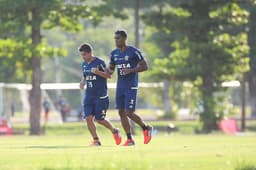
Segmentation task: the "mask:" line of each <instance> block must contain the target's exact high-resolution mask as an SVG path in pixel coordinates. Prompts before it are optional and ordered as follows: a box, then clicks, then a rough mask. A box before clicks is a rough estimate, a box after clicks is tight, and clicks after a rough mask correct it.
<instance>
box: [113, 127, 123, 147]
mask: <svg viewBox="0 0 256 170" xmlns="http://www.w3.org/2000/svg"><path fill="white" fill-rule="evenodd" d="M113 137H114V139H115V141H116V145H119V144H120V143H121V141H122V136H121V132H120V130H119V129H115V132H114V133H113Z"/></svg>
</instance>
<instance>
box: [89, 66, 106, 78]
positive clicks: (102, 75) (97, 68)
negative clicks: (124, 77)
mask: <svg viewBox="0 0 256 170" xmlns="http://www.w3.org/2000/svg"><path fill="white" fill-rule="evenodd" d="M106 70H107V69H104V72H103V71H100V70H99V67H96V68H92V69H91V72H92V73H94V74H97V75H98V76H101V77H103V78H105V79H107V78H111V74H109V73H108V71H106Z"/></svg>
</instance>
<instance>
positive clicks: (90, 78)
mask: <svg viewBox="0 0 256 170" xmlns="http://www.w3.org/2000/svg"><path fill="white" fill-rule="evenodd" d="M85 79H86V80H87V81H88V80H96V79H97V78H96V76H95V75H92V76H86V78H85Z"/></svg>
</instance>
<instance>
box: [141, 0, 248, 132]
mask: <svg viewBox="0 0 256 170" xmlns="http://www.w3.org/2000/svg"><path fill="white" fill-rule="evenodd" d="M170 5H172V6H170ZM234 12H235V13H237V15H236V16H233V15H232V13H234ZM243 15H244V11H243V10H242V9H241V8H239V6H238V5H237V4H236V3H235V1H229V2H227V1H219V0H209V1H204V0H191V1H186V0H181V1H171V0H169V1H165V2H163V4H162V5H161V6H159V7H158V10H154V11H150V12H149V13H148V14H146V15H145V16H144V19H145V22H146V23H147V24H148V25H151V26H153V27H155V28H156V29H157V30H158V31H159V32H160V33H163V34H165V35H166V36H163V37H164V38H163V41H165V40H166V41H167V42H169V51H171V48H173V47H174V48H175V51H174V52H173V53H171V54H169V55H167V56H165V58H163V59H162V60H161V61H160V60H156V61H155V62H156V64H158V65H160V67H159V66H158V67H156V68H159V69H158V73H160V74H162V73H165V75H167V76H170V77H173V78H175V79H177V80H186V79H187V80H190V81H196V82H197V84H196V85H197V86H198V88H199V89H200V91H201V100H202V105H203V110H202V112H201V114H200V118H201V120H202V122H203V127H202V128H203V130H204V131H206V132H208V131H211V130H212V129H216V128H217V121H218V120H219V119H221V113H220V112H219V110H218V108H217V100H216V98H215V96H214V93H215V92H217V91H219V90H221V82H222V81H223V80H227V79H228V78H230V77H232V75H234V73H235V72H237V71H239V69H240V70H241V67H242V66H244V65H243V63H246V61H244V60H242V57H244V56H245V54H246V50H248V48H247V46H246V43H245V42H244V40H245V37H244V36H245V35H244V34H239V33H240V32H239V28H240V25H243V24H245V23H246V18H244V17H241V16H243ZM238 16H239V17H241V18H240V20H237V19H238ZM167 35H169V36H167ZM167 37H168V38H169V39H170V37H175V38H176V40H177V42H174V41H173V39H171V41H170V40H168V38H167ZM167 45H168V44H167ZM171 45H172V46H171ZM241 45H242V47H243V48H242V49H241V48H240V49H239V48H238V47H239V46H241Z"/></svg>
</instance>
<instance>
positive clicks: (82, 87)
mask: <svg viewBox="0 0 256 170" xmlns="http://www.w3.org/2000/svg"><path fill="white" fill-rule="evenodd" d="M84 85H85V83H84V81H80V84H79V87H80V89H84Z"/></svg>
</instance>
